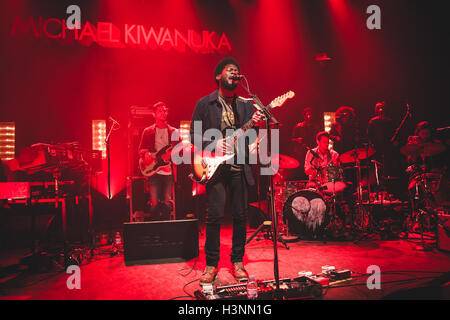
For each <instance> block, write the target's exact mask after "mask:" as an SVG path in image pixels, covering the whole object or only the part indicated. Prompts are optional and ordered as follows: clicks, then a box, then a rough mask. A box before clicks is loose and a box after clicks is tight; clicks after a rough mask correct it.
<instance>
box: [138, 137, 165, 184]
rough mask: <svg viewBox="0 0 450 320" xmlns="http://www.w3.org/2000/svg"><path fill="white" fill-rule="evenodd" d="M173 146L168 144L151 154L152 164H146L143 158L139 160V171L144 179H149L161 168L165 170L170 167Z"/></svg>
mask: <svg viewBox="0 0 450 320" xmlns="http://www.w3.org/2000/svg"><path fill="white" fill-rule="evenodd" d="M172 148H173V146H172V145H171V144H168V145H166V146H164V147H162V148H161V149H160V150H159V151H158V152H151V153H150V154H151V156H152V158H153V159H152V160H153V161H152V162H151V163H149V164H146V163H145V161H144V159H143V158H139V169H140V170H141V173H142V174H143V175H144V176H146V177H151V176H152V175H154V174H155V173H157V172H158V171H159V170H160V169H162V168H167V167H169V166H170V165H171V162H170V155H171V152H172Z"/></svg>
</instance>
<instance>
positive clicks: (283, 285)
mask: <svg viewBox="0 0 450 320" xmlns="http://www.w3.org/2000/svg"><path fill="white" fill-rule="evenodd" d="M275 291H276V283H275V280H266V281H258V300H274V299H275ZM194 294H195V296H196V298H197V299H198V300H247V283H237V284H233V285H226V286H221V287H216V288H215V290H214V294H209V295H208V294H204V293H203V292H202V291H200V290H197V291H195V293H194ZM279 294H280V295H282V296H283V297H284V298H286V299H313V298H317V297H320V296H321V295H322V285H321V284H320V283H319V282H317V281H315V280H314V279H311V278H309V277H305V276H301V277H297V278H294V279H290V278H283V279H280V292H279Z"/></svg>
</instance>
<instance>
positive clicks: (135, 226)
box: [123, 219, 199, 266]
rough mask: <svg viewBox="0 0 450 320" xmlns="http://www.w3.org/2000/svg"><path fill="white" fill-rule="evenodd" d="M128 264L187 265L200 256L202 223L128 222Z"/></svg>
mask: <svg viewBox="0 0 450 320" xmlns="http://www.w3.org/2000/svg"><path fill="white" fill-rule="evenodd" d="M123 226H124V229H123V241H124V243H123V246H124V260H125V265H127V266H129V265H142V264H159V263H172V262H183V261H187V260H190V259H192V258H195V257H198V252H199V248H198V247H199V246H198V233H199V227H198V220H197V219H191V220H169V221H151V222H134V223H130V222H128V223H124V225H123Z"/></svg>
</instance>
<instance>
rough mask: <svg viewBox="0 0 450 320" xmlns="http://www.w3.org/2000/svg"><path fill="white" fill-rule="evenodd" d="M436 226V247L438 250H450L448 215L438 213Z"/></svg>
mask: <svg viewBox="0 0 450 320" xmlns="http://www.w3.org/2000/svg"><path fill="white" fill-rule="evenodd" d="M438 218H439V220H438V221H439V222H438V226H437V234H436V236H437V237H436V238H437V247H438V249H439V250H444V251H450V215H449V214H444V213H439V214H438Z"/></svg>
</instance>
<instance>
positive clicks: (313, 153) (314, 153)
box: [309, 149, 320, 159]
mask: <svg viewBox="0 0 450 320" xmlns="http://www.w3.org/2000/svg"><path fill="white" fill-rule="evenodd" d="M309 151H311V154H312V155H313V157H314V158H317V159H320V157H319V155H318V154H317V153H316V152H315V151H313V150H312V149H309Z"/></svg>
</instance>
